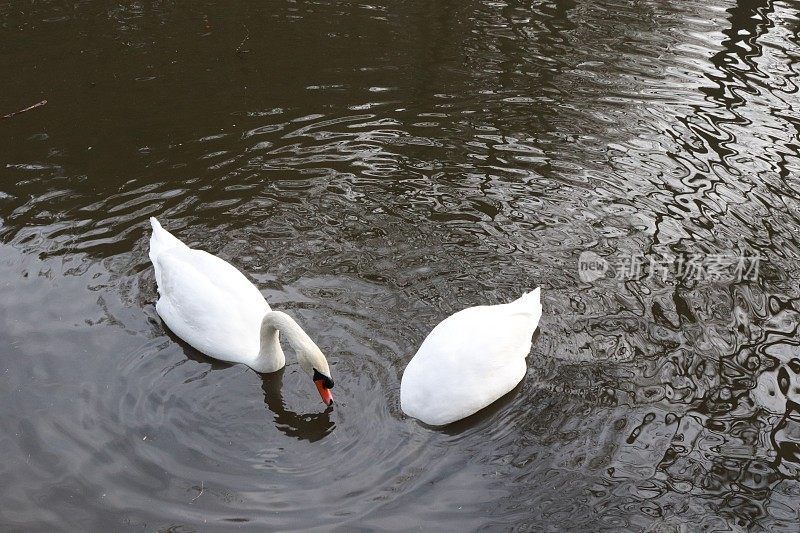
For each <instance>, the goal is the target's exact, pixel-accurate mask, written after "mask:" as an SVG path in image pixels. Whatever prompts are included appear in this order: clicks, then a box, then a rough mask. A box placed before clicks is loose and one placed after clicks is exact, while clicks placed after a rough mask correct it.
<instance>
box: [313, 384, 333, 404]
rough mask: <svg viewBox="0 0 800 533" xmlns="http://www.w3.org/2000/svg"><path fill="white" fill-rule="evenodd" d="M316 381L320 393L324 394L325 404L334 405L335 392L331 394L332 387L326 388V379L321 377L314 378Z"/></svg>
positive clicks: (323, 400) (323, 401)
mask: <svg viewBox="0 0 800 533" xmlns="http://www.w3.org/2000/svg"><path fill="white" fill-rule="evenodd" d="M314 383H316V384H317V390H318V391H319V395H320V396H322V403H324V404H325V405H333V394H331V390H330V389H326V388H325V385H324V383H325V381H324V380H321V379H317V380H314Z"/></svg>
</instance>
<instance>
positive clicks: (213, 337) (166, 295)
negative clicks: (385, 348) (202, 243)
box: [150, 218, 333, 405]
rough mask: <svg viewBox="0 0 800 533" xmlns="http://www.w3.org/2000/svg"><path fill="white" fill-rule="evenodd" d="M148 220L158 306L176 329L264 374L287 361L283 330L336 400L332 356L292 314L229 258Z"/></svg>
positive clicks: (199, 346)
mask: <svg viewBox="0 0 800 533" xmlns="http://www.w3.org/2000/svg"><path fill="white" fill-rule="evenodd" d="M150 224H151V225H152V226H153V234H152V235H151V237H150V261H152V263H153V268H154V269H155V276H156V284H157V285H158V294H159V299H158V302H157V303H156V311H158V314H159V316H161V319H162V320H163V321H164V323H165V324H166V325H167V326H168V327H169V329H171V330H172V332H173V333H175V334H176V335H177V336H178V337H180V338H181V339H183V340H184V341H186V342H187V343H188V344H189V345H191V346H192V347H193V348H195V349H196V350H198V351H200V352H203V353H204V354H206V355H208V356H209V357H213V358H214V359H219V360H220V361H227V362H229V363H243V364H245V365H247V366H249V367H250V368H252V369H253V370H255V371H256V372H262V373H270V372H276V371H277V370H280V369H281V368H283V367H284V365H285V364H286V357H285V356H284V354H283V349H282V348H281V343H280V336H281V335H283V337H284V338H285V339H286V341H287V342H289V344H291V345H292V348H294V351H295V354H296V355H297V361H298V363H299V364H300V368H302V369H303V371H304V372H305V373H306V374H308V375H309V376H310V377H311V379H312V380H314V384H315V385H316V387H317V391H318V392H319V394H320V396H321V397H322V401H323V402H324V403H325V405H331V404H332V403H333V395H332V394H331V391H330V389H332V388H333V379H331V371H330V368H329V367H328V361H327V360H326V359H325V356H324V355H323V354H322V351H321V350H320V349H319V347H318V346H317V345H316V344H314V341H312V340H311V337H309V336H308V335H307V334H306V332H305V331H303V328H301V327H300V325H299V324H298V323H297V322H295V320H294V319H293V318H292V317H290V316H289V315H287V314H286V313H282V312H281V311H273V310H272V309H271V308H270V306H269V304H268V303H267V301H266V300H265V299H264V297H263V296H262V295H261V292H260V291H259V290H258V289H257V288H256V286H255V285H253V284H252V283H251V282H250V281H249V280H248V279H247V278H246V277H245V276H244V274H242V273H241V272H240V271H239V270H237V269H236V267H234V266H233V265H231V264H230V263H228V262H227V261H225V260H223V259H220V258H219V257H217V256H215V255H212V254H210V253H208V252H205V251H203V250H195V249H193V248H189V247H188V246H186V245H185V244H184V243H183V242H181V241H180V240H178V239H177V238H176V237H174V236H173V235H172V234H171V233H170V232H168V231H167V230H165V229H164V228H162V227H161V224H159V222H158V220H156V219H155V218H151V219H150Z"/></svg>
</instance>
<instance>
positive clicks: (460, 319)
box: [400, 288, 542, 426]
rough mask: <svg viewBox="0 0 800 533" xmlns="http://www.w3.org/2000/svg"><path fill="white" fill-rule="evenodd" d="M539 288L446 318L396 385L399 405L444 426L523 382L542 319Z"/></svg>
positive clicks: (412, 413) (427, 420)
mask: <svg viewBox="0 0 800 533" xmlns="http://www.w3.org/2000/svg"><path fill="white" fill-rule="evenodd" d="M539 293H540V291H539V289H538V288H537V289H535V290H533V291H531V292H529V293H527V294H525V295H524V296H522V297H521V298H519V299H518V300H515V301H513V302H511V303H508V304H501V305H481V306H477V307H470V308H468V309H464V310H463V311H459V312H458V313H456V314H454V315H452V316H450V317H448V318H446V319H444V320H443V321H442V322H441V323H440V324H439V325H438V326H436V327H435V328H434V329H433V331H431V333H430V334H429V335H428V337H427V338H426V339H425V340H424V341H423V342H422V346H420V347H419V350H418V351H417V353H416V355H414V357H413V358H412V359H411V361H410V362H409V363H408V366H407V367H406V369H405V372H404V373H403V378H402V380H401V382H400V406H401V408H402V409H403V411H404V412H405V413H406V414H407V415H409V416H412V417H414V418H417V419H419V420H421V421H422V422H425V423H426V424H430V425H433V426H443V425H445V424H449V423H451V422H455V421H456V420H460V419H462V418H465V417H467V416H469V415H471V414H473V413H475V412H477V411H479V410H481V409H483V408H484V407H486V406H488V405H489V404H491V403H492V402H494V401H495V400H497V399H499V398H500V397H501V396H503V395H504V394H506V393H507V392H509V391H510V390H511V389H513V388H514V387H516V385H517V384H518V383H519V382H520V381H522V378H523V377H524V376H525V370H526V365H525V358H526V357H527V356H528V353H529V352H530V350H531V337H532V336H533V332H534V331H536V327H537V326H538V324H539V318H540V317H541V316H542V304H541V301H540V296H539Z"/></svg>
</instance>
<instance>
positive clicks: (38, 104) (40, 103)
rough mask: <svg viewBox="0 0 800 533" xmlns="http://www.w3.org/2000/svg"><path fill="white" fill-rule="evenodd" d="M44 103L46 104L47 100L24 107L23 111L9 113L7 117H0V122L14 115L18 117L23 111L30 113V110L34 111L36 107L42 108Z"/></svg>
mask: <svg viewBox="0 0 800 533" xmlns="http://www.w3.org/2000/svg"><path fill="white" fill-rule="evenodd" d="M46 103H47V100H42V101H41V102H37V103H35V104H33V105H32V106H28V107H26V108H25V109H20V110H19V111H14V112H13V113H9V114H8V115H3V116H2V117H0V120H3V119H4V118H11V117H13V116H14V115H19V114H20V113H24V112H25V111H30V110H31V109H36V108H37V107H42V106H43V105H45V104H46Z"/></svg>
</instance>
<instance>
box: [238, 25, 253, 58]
mask: <svg viewBox="0 0 800 533" xmlns="http://www.w3.org/2000/svg"><path fill="white" fill-rule="evenodd" d="M242 26H244V31H245V32H246V33H245V36H244V39H242V42H240V43H239V46H237V47H236V55H239V52H241V51H242V46H244V43H245V42H247V39H249V38H250V30H248V29H247V24H242ZM246 51H247V50H245V52H246Z"/></svg>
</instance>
